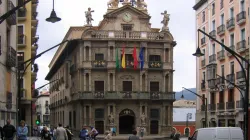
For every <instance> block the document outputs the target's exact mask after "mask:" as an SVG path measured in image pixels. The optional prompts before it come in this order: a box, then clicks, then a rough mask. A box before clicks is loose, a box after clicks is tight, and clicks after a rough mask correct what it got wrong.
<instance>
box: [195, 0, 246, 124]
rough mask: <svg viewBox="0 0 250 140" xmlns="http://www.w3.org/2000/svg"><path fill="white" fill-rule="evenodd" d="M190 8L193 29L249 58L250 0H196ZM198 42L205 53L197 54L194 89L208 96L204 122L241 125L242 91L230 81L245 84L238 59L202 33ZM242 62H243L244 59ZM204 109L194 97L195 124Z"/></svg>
mask: <svg viewBox="0 0 250 140" xmlns="http://www.w3.org/2000/svg"><path fill="white" fill-rule="evenodd" d="M193 8H194V10H196V30H197V29H201V30H203V31H205V32H206V33H208V34H209V35H210V36H212V37H214V38H216V39H217V40H218V41H220V42H222V43H224V44H225V45H226V46H228V47H230V49H232V50H234V51H235V52H237V53H238V54H240V55H241V56H243V57H245V58H246V59H249V27H250V26H249V0H228V1H225V0H196V4H195V5H194V7H193ZM195 33H196V34H197V32H195ZM198 37H199V38H198ZM197 42H198V44H197V45H196V46H199V47H200V48H201V50H202V52H203V53H204V54H205V55H204V56H203V57H200V58H197V65H196V67H197V75H196V76H197V80H196V81H197V93H198V94H199V95H201V96H205V97H206V98H207V99H208V124H207V125H208V126H210V127H213V126H219V127H220V126H226V127H227V126H232V127H233V126H237V127H241V128H243V127H244V126H243V124H244V123H243V102H242V100H241V99H242V96H241V93H242V94H243V95H244V91H242V90H241V91H239V90H238V89H237V88H235V86H234V85H233V84H236V85H238V86H241V87H243V88H244V87H245V80H244V75H243V71H242V69H241V67H240V65H239V63H238V62H237V60H236V59H235V58H234V57H233V56H232V55H231V54H230V53H229V52H227V51H225V49H223V48H222V47H221V46H220V45H219V44H218V43H216V42H214V41H212V40H211V39H209V38H208V37H207V36H205V35H203V34H202V33H200V34H199V36H197ZM243 66H244V67H245V66H246V65H245V64H244V63H243ZM218 75H219V76H218ZM224 78H225V79H226V80H224ZM204 111H205V105H204V102H202V101H201V100H200V99H199V98H197V116H196V127H197V128H200V127H204V126H205V118H204V113H205V112H204Z"/></svg>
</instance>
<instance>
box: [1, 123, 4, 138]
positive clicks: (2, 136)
mask: <svg viewBox="0 0 250 140" xmlns="http://www.w3.org/2000/svg"><path fill="white" fill-rule="evenodd" d="M0 134H1V139H2V140H3V138H4V135H3V128H2V127H1V126H0Z"/></svg>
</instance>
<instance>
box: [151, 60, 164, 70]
mask: <svg viewBox="0 0 250 140" xmlns="http://www.w3.org/2000/svg"><path fill="white" fill-rule="evenodd" d="M148 68H149V69H162V62H161V61H149V62H148Z"/></svg>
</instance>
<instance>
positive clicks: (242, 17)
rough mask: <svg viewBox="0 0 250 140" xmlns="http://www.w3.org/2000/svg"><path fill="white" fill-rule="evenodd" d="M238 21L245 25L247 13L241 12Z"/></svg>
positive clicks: (237, 17)
mask: <svg viewBox="0 0 250 140" xmlns="http://www.w3.org/2000/svg"><path fill="white" fill-rule="evenodd" d="M236 21H237V23H238V24H239V25H241V24H244V23H245V22H246V11H241V12H240V13H239V14H237V16H236Z"/></svg>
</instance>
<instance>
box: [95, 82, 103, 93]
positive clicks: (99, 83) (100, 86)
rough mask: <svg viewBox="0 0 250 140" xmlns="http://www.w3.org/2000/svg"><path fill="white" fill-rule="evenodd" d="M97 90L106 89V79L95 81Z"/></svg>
mask: <svg viewBox="0 0 250 140" xmlns="http://www.w3.org/2000/svg"><path fill="white" fill-rule="evenodd" d="M95 91H104V81H95Z"/></svg>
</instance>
